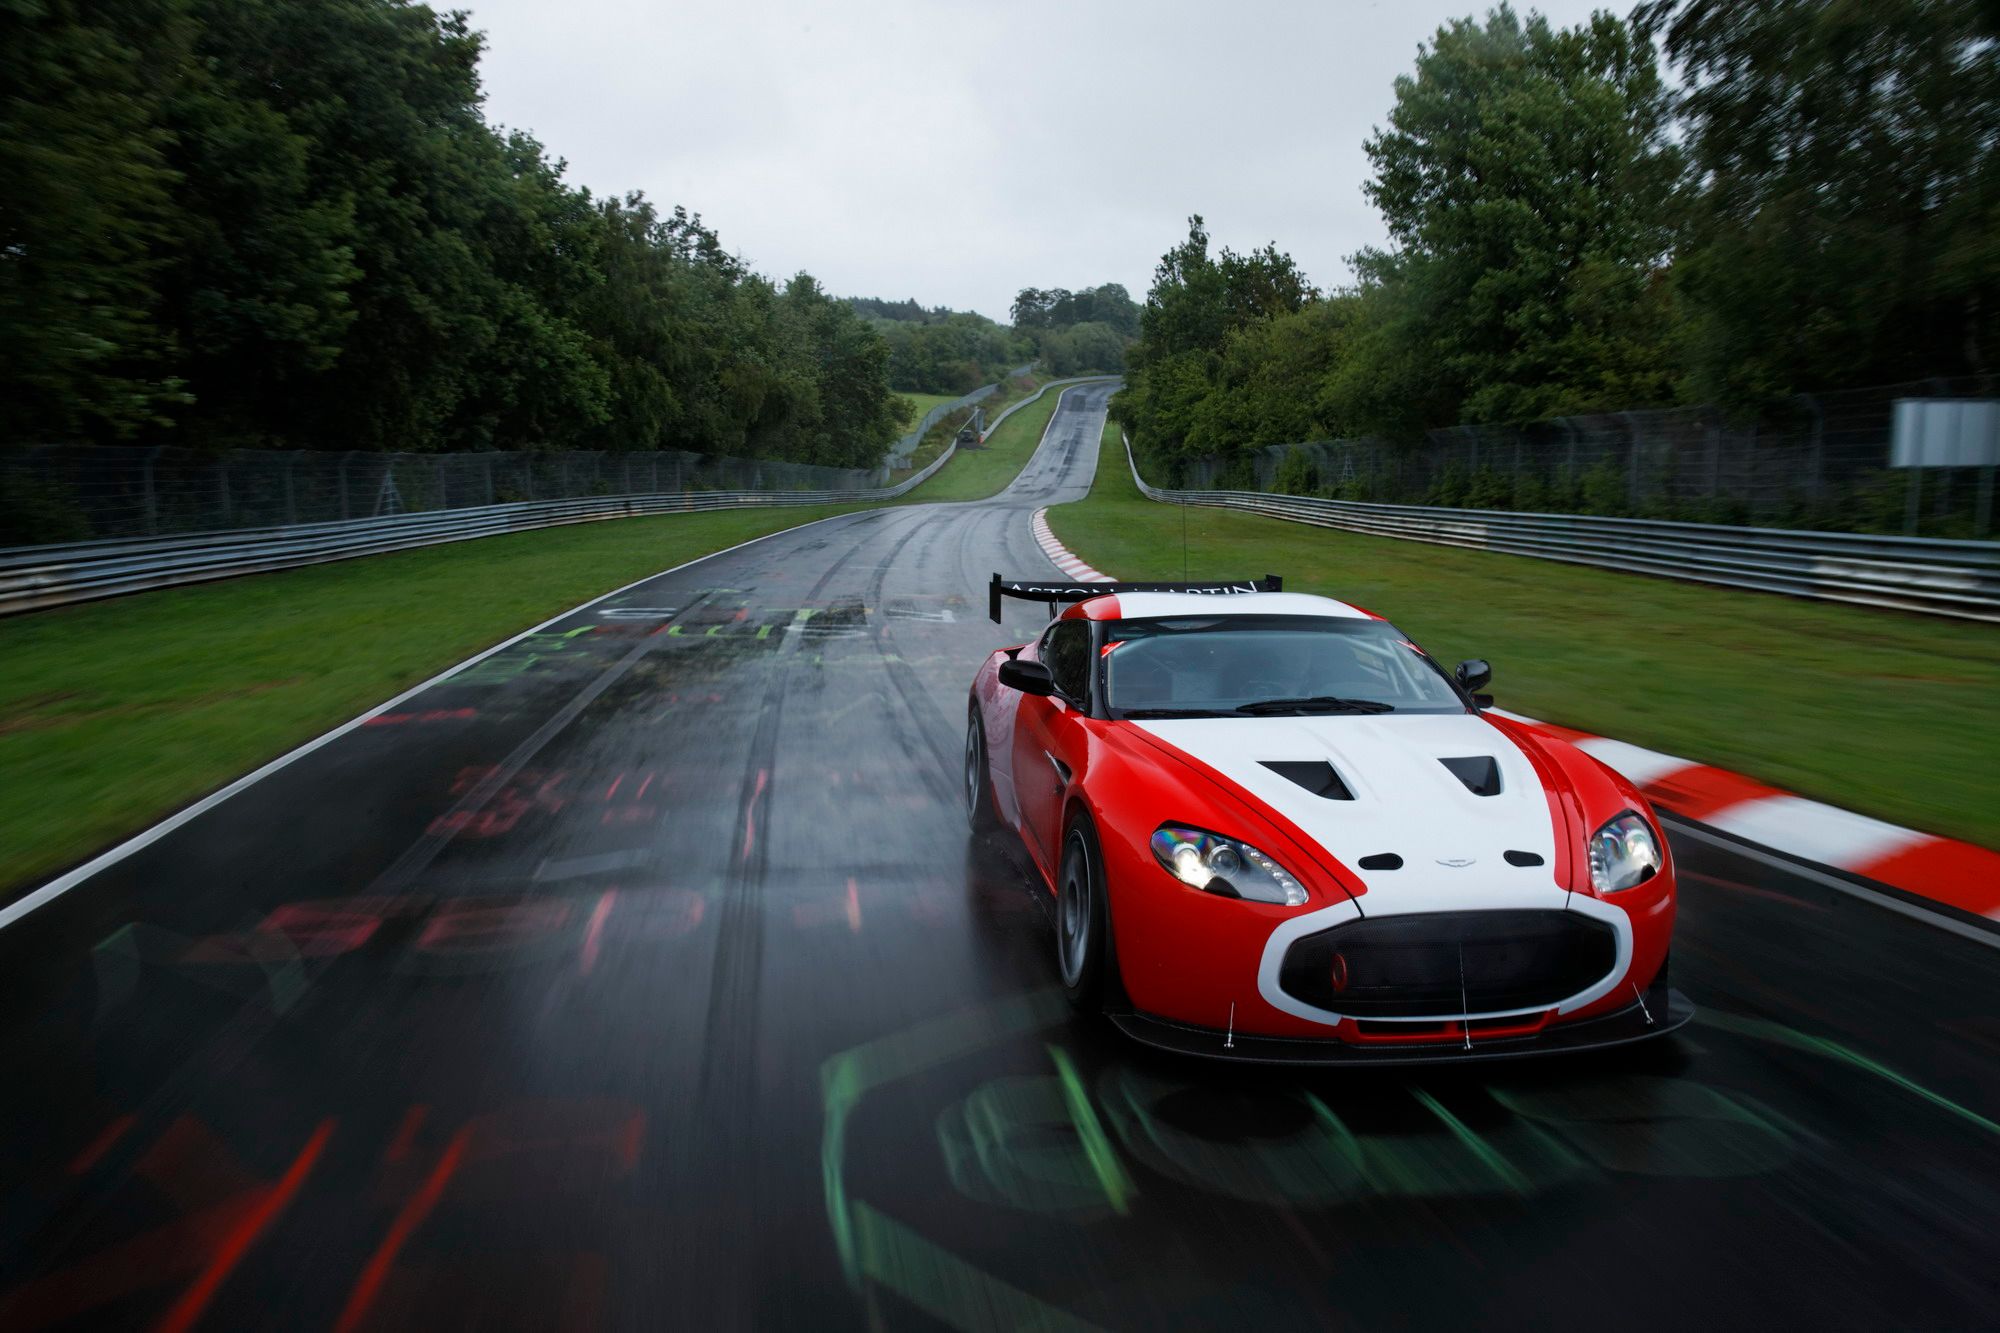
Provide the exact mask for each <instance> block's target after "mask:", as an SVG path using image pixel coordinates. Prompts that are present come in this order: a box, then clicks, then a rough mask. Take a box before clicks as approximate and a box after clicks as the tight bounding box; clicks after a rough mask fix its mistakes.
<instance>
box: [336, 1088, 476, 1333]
mask: <svg viewBox="0 0 2000 1333" xmlns="http://www.w3.org/2000/svg"><path fill="white" fill-rule="evenodd" d="M471 1137H472V1127H471V1126H470V1125H468V1126H466V1127H465V1128H464V1129H461V1130H459V1131H458V1133H456V1134H454V1135H452V1139H451V1142H450V1144H448V1145H447V1146H446V1147H445V1150H444V1156H442V1157H440V1158H439V1159H438V1164H437V1166H436V1167H435V1168H433V1169H432V1171H431V1173H430V1175H428V1176H426V1177H425V1178H424V1183H423V1184H422V1185H420V1186H418V1187H417V1192H416V1193H415V1194H412V1195H411V1196H410V1197H409V1200H408V1201H407V1202H405V1203H404V1204H403V1208H402V1211H401V1212H399V1213H397V1214H396V1220H395V1221H394V1222H393V1223H391V1224H390V1226H389V1234H388V1235H386V1236H384V1237H383V1238H382V1243H381V1244H380V1245H378V1246H376V1248H375V1253H374V1254H372V1255H370V1256H369V1257H368V1263H367V1266H366V1267H364V1268H363V1269H362V1270H361V1276H360V1278H359V1279H357V1280H356V1281H355V1284H354V1291H353V1293H352V1294H350V1295H349V1296H348V1298H347V1304H346V1306H345V1307H344V1308H342V1310H341V1312H340V1318H339V1319H337V1320H335V1321H334V1325H333V1328H334V1333H351V1330H353V1329H355V1328H358V1327H360V1324H361V1321H362V1319H363V1318H364V1317H365V1316H366V1315H367V1313H368V1307H369V1306H371V1305H373V1304H374V1303H375V1298H376V1297H377V1296H379V1295H380V1294H381V1292H382V1283H383V1282H384V1281H385V1280H387V1278H388V1276H389V1269H390V1268H391V1267H392V1266H393V1265H394V1264H395V1262H396V1255H397V1253H398V1252H399V1251H401V1250H402V1248H403V1246H404V1245H405V1244H407V1243H408V1242H409V1239H410V1237H411V1236H412V1235H414V1234H416V1230H417V1228H418V1227H420V1226H422V1225H423V1224H424V1219H425V1218H427V1217H429V1216H430V1214H431V1210H432V1209H433V1208H435V1207H437V1205H438V1200H439V1199H441V1198H443V1197H444V1190H445V1186H446V1185H448V1184H450V1183H451V1178H452V1177H453V1176H454V1175H456V1174H457V1173H458V1168H459V1164H460V1163H461V1162H463V1161H464V1160H465V1149H466V1145H467V1143H469V1142H470V1141H471Z"/></svg>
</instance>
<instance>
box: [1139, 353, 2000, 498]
mask: <svg viewBox="0 0 2000 1333" xmlns="http://www.w3.org/2000/svg"><path fill="white" fill-rule="evenodd" d="M1996 388H2000V382H1996V380H1994V379H1993V378H1992V377H1973V378H1957V379H1944V378H1939V379H1931V380H1923V381H1917V382H1913V383H1908V384H1897V385H1887V386H1882V387H1877V388H1868V389H1855V390H1847V391H1842V392H1836V393H1822V394H1802V395H1799V396H1798V397H1797V398H1795V399H1793V400H1791V401H1790V402H1789V403H1787V404H1785V405H1783V407H1782V408H1781V409H1780V410H1778V411H1776V412H1774V413H1772V414H1770V415H1769V417H1768V418H1767V419H1765V420H1763V421H1761V422H1758V423H1754V424H1752V423H1732V422H1731V421H1730V420H1729V419H1728V418H1727V417H1725V416H1724V414H1723V413H1722V412H1720V411H1718V410H1717V409H1715V408H1709V407H1689V408H1664V409H1655V410H1647V411H1632V412H1613V413H1604V414H1599V415H1593V416H1574V417H1563V418H1558V419H1556V420H1552V421H1542V422H1535V423H1533V424H1529V425H1499V426H1457V427H1452V428H1449V429H1444V430H1434V431H1430V432H1428V433H1427V435H1426V436H1425V438H1424V440H1423V441H1422V442H1421V443H1420V444H1415V445H1399V444H1394V443H1390V442H1387V441H1383V440H1375V439H1357V440H1330V441H1314V442H1308V443H1300V444H1279V445H1270V446H1265V447H1260V448H1252V449H1247V450H1244V451H1242V452H1241V453H1239V454H1236V455H1233V456H1229V457H1214V458H1203V459H1196V460H1192V461H1185V462H1182V463H1180V464H1179V466H1178V468H1177V469H1176V467H1175V466H1174V465H1173V464H1172V463H1164V464H1159V465H1155V470H1156V471H1158V472H1160V473H1161V475H1162V477H1163V479H1168V480H1170V481H1171V482H1172V484H1175V485H1178V486H1183V487H1186V488H1188V489H1191V490H1214V489H1228V490H1244V491H1250V490H1255V491H1265V492H1275V493H1282V494H1289V495H1312V496H1319V497H1321V498H1325V499H1337V500H1355V501H1364V502H1372V503H1382V504H1421V505H1436V506H1443V507H1463V508H1469V509H1512V510H1523V511H1533V512H1559V513H1579V514H1597V515H1600V516H1605V517H1633V518H1659V519H1674V520H1685V521H1690V522H1705V523H1730V524H1760V525H1768V526H1774V527H1799V528H1813V529H1826V530H1852V531H1869V532H1884V533H1890V532H1897V533H1902V534H1903V535H1906V536H1919V535H1922V536H1937V537H1961V538H1963V537H1972V538H1980V537H1985V536H1988V535H1990V534H1991V533H1992V532H1993V531H1994V519H1993V508H1994V499H1993V496H1994V476H1993V469H1991V468H1933V469H1921V468H1900V469H1892V468H1890V467H1889V466H1888V460H1889V446H1890V439H1891V434H1892V429H1891V421H1892V417H1893V412H1894V407H1893V405H1894V403H1895V402H1896V401H1897V400H1898V399H1903V398H1968V397H1987V396H1990V395H1992V394H1993V393H1994V392H1995V390H1996Z"/></svg>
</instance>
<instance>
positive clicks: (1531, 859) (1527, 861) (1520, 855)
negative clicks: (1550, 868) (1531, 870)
mask: <svg viewBox="0 0 2000 1333" xmlns="http://www.w3.org/2000/svg"><path fill="white" fill-rule="evenodd" d="M1501 854H1502V855H1503V856H1505V857H1506V858H1507V864H1508V865H1510V866H1538V865H1540V864H1541V863H1542V857H1541V854H1540V853H1539V852H1503V853H1501Z"/></svg>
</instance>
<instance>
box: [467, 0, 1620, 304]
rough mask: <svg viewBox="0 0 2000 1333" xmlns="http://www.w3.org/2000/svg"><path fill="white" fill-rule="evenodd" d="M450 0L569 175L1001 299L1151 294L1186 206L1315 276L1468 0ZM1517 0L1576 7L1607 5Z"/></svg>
mask: <svg viewBox="0 0 2000 1333" xmlns="http://www.w3.org/2000/svg"><path fill="white" fill-rule="evenodd" d="M457 3H461V4H462V3H466V0H457ZM450 4H451V0H445V3H441V4H439V6H438V7H439V8H446V7H449V5H450ZM470 4H471V9H472V15H473V22H474V25H475V26H476V27H478V28H480V29H482V30H484V31H485V33H486V34H487V41H488V51H487V55H486V59H485V62H484V66H483V70H484V77H485V84H486V93H487V115H488V118H489V119H491V120H493V121H495V122H498V123H500V124H504V125H508V126H513V127H517V128H521V129H526V130H529V131H531V132H533V133H534V134H535V136H536V137H537V138H539V139H540V140H541V141H542V142H543V143H544V144H545V145H546V146H547V147H548V149H549V151H550V153H551V154H552V155H553V156H558V157H563V158H566V159H568V162H569V171H570V179H571V180H572V181H574V182H576V183H578V184H582V185H586V186H589V187H590V189H591V190H592V191H594V192H596V193H599V194H603V193H624V192H626V191H628V190H635V189H637V190H644V191H645V192H646V194H647V195H648V196H649V197H651V198H652V199H653V200H654V201H655V202H656V203H659V204H661V205H663V206H666V205H672V204H677V203H678V204H685V205H687V206H688V207H689V208H690V209H693V210H695V211H697V212H700V213H701V214H702V215H703V216H704V217H705V218H706V220H707V221H708V223H709V224H710V225H711V226H713V227H715V228H716V229H717V230H718V231H719V232H720V233H721V236H722V241H723V244H724V245H725V246H727V247H728V248H729V249H731V250H733V251H735V252H737V253H739V254H742V255H743V256H744V257H745V258H747V259H748V260H749V261H750V262H751V264H752V265H753V266H754V267H755V268H757V269H758V270H760V271H762V272H764V273H767V274H770V275H771V276H773V277H779V278H783V277H787V276H789V275H791V274H792V273H794V272H797V271H798V270H800V269H805V270H807V271H809V272H811V273H812V274H814V275H815V276H816V277H818V278H819V279H820V280H821V281H822V282H823V283H824V284H825V285H826V286H827V287H828V288H829V289H830V290H832V291H834V292H837V293H840V294H842V295H852V296H882V297H889V298H902V297H905V296H914V297H915V298H916V299H917V300H919V301H921V302H923V303H924V304H925V305H949V306H953V307H955V308H958V309H974V310H978V311H980V312H981V313H983V314H987V315H991V316H993V317H995V318H998V319H1002V320H1004V319H1006V318H1007V312H1008V307H1009V305H1010V304H1011V303H1012V301H1013V297H1014V293H1015V292H1016V291H1018V290H1019V289H1020V288H1022V287H1024V286H1036V287H1072V288H1074V287H1086V286H1095V285H1096V284H1098V283H1102V282H1122V283H1124V284H1125V285H1126V286H1127V287H1128V288H1130V289H1131V291H1132V294H1133V296H1134V297H1135V298H1139V299H1143V298H1144V295H1145V291H1146V288H1147V286H1148V284H1149V283H1150V281H1151V277H1152V271H1153V265H1154V263H1155V262H1156V261H1157V260H1158V258H1159V256H1160V254H1161V253H1162V252H1163V251H1165V250H1166V249H1167V248H1168V247H1169V246H1171V245H1173V244H1174V243H1175V242H1176V241H1178V240H1179V239H1180V238H1181V237H1182V236H1183V235H1184V234H1185V231H1186V219H1187V215H1188V214H1190V213H1201V214H1203V215H1204V216H1205V217H1206V219H1207V222H1208V227H1209V232H1210V234H1211V235H1212V236H1213V237H1214V238H1215V241H1216V242H1217V243H1218V244H1223V245H1229V246H1232V247H1234V248H1236V249H1238V250H1244V249H1249V248H1251V247H1253V246H1256V245H1260V244H1262V243H1263V242H1265V241H1267V240H1275V241H1277V242H1278V244H1279V246H1280V247H1282V248H1284V249H1287V250H1289V251H1291V253H1292V254H1293V256H1294V257H1296V258H1297V259H1298V261H1299V262H1300V263H1301V264H1302V265H1303V266H1304V267H1305V270H1306V272H1307V273H1308V274H1309V275H1311V277H1312V279H1313V280H1314V281H1315V282H1316V283H1318V284H1320V285H1321V286H1331V285H1335V284H1338V283H1340V282H1343V281H1345V280H1346V277H1347V272H1348V270H1347V265H1346V262H1345V261H1346V257H1347V256H1348V255H1350V254H1352V253H1353V252H1354V251H1355V250H1356V249H1358V248H1359V247H1361V246H1364V245H1370V244H1377V243H1380V242H1381V240H1382V238H1383V232H1382V227H1381V224H1380V222H1379V220H1378V219H1377V217H1376V215H1375V213H1374V210H1373V209H1372V208H1370V207H1369V205H1368V202H1367V200H1366V199H1365V198H1363V196H1362V193H1361V186H1362V182H1363V181H1364V180H1366V179H1367V175H1368V163H1367V159H1366V157H1365V156H1363V154H1362V151H1361V144H1362V140H1363V139H1365V138H1366V137H1367V135H1368V133H1369V131H1370V129H1371V128H1373V127H1374V126H1376V125H1378V124H1380V123H1381V121H1382V120H1383V118H1384V117H1385V115H1386V114H1387V112H1388V109H1389V105H1390V102H1391V100H1392V96H1393V93H1392V89H1391V86H1390V85H1391V82H1392V81H1393V80H1394V78H1395V77H1396V76H1397V75H1398V74H1401V73H1404V72H1406V71H1408V70H1409V69H1410V67H1411V64H1412V62H1413V61H1414V59H1415V57H1416V48H1417V43H1418V42H1419V41H1422V40H1423V39H1425V38H1426V37H1428V36H1429V35H1430V34H1431V33H1432V32H1434V31H1435V30H1436V28H1437V26H1438V24H1439V23H1440V22H1442V21H1444V20H1445V19H1448V18H1450V17H1453V16H1455V15H1462V14H1467V13H1471V12H1473V11H1474V8H1475V6H1474V5H1473V4H1471V3H1463V2H1461V3H1452V2H1451V0H1321V2H1320V3H1292V4H1279V3H1270V2H1269V0H1210V2H1209V3H1202V4H1189V3H1180V0H1151V2H1149V3H1109V2H1108V0H1098V2H1095V3H1093V2H1092V0H1075V2H1073V3H1069V4H1056V3H1040V2H1031V3H1008V4H992V3H988V4H972V3H952V2H950V0H847V2H846V3H832V4H823V5H815V4H805V3H787V2H785V0H717V2H715V3H707V4H688V3H682V2H681V0H650V2H649V0H470ZM1532 7H1534V8H1539V9H1540V10H1541V12H1543V13H1545V14H1547V15H1548V16H1549V17H1550V18H1551V19H1552V20H1554V21H1556V22H1558V23H1562V24H1570V23H1575V22H1577V21H1579V20H1581V19H1583V18H1585V17H1587V16H1588V14H1589V13H1590V11H1591V9H1592V8H1594V7H1595V8H1601V7H1604V6H1603V4H1602V0H1599V4H1598V5H1595V6H1593V5H1592V4H1590V3H1588V0H1544V3H1542V4H1540V5H1536V6H1532ZM1619 7H1620V8H1621V9H1622V8H1623V6H1622V5H1621V6H1619ZM1478 8H1480V9H1482V10H1483V8H1484V0H1482V3H1481V4H1480V5H1479V6H1478ZM1520 8H1522V9H1523V10H1524V11H1525V10H1526V9H1528V8H1530V6H1529V5H1525V4H1524V5H1521V6H1520Z"/></svg>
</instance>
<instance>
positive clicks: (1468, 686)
mask: <svg viewBox="0 0 2000 1333" xmlns="http://www.w3.org/2000/svg"><path fill="white" fill-rule="evenodd" d="M1451 674H1452V675H1453V676H1454V677H1456V678H1457V680H1458V687H1459V688H1460V689H1461V690H1464V691H1465V692H1466V693H1467V694H1477V693H1478V692H1479V691H1481V690H1483V689H1485V688H1486V687H1487V686H1488V685H1489V684H1491V683H1492V680H1493V665H1492V663H1490V662H1488V661H1486V660H1485V659H1484V658H1479V657H1474V658H1471V659H1470V660H1468V661H1464V662H1460V663H1459V664H1458V668H1457V669H1456V670H1455V671H1453V672H1452V673H1451Z"/></svg>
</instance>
